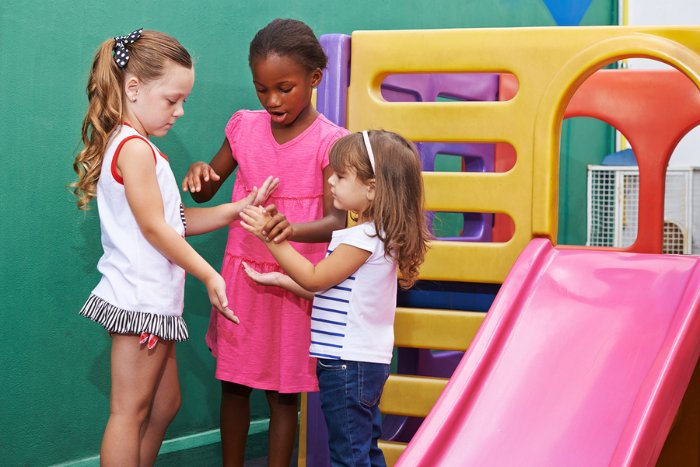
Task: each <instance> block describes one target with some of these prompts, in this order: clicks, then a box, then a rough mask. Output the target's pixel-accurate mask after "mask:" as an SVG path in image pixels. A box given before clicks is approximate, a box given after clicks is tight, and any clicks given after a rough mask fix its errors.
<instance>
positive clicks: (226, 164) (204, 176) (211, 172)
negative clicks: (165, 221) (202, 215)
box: [182, 138, 238, 203]
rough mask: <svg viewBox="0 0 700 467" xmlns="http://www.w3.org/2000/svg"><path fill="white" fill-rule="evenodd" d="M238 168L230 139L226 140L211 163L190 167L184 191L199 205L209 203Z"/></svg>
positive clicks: (196, 164)
mask: <svg viewBox="0 0 700 467" xmlns="http://www.w3.org/2000/svg"><path fill="white" fill-rule="evenodd" d="M237 166H238V163H237V162H236V159H234V158H233V154H232V153H231V146H230V145H229V144H228V138H224V142H223V144H222V145H221V147H220V148H219V150H218V151H217V153H216V154H215V155H214V157H213V158H212V160H211V162H209V163H208V164H207V163H206V162H201V161H200V162H195V163H194V164H192V165H190V168H189V169H188V170H187V173H186V174H185V178H184V179H183V180H182V191H189V192H190V195H192V199H194V200H195V201H196V202H198V203H203V202H205V201H209V200H210V199H212V197H213V196H214V195H215V194H216V192H217V191H219V188H220V187H221V185H222V184H223V183H224V182H225V181H226V179H227V178H228V176H229V175H231V174H232V173H233V171H234V170H235V169H236V167H237Z"/></svg>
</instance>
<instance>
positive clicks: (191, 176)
mask: <svg viewBox="0 0 700 467" xmlns="http://www.w3.org/2000/svg"><path fill="white" fill-rule="evenodd" d="M220 178H221V177H219V174H217V173H216V172H215V171H214V169H212V167H211V166H210V165H209V164H207V163H206V162H195V163H194V164H192V165H191V166H190V168H189V169H188V170H187V173H186V174H185V178H184V179H183V180H182V191H189V192H191V193H197V192H200V191H202V182H208V181H209V180H213V181H215V182H216V181H218V180H219V179H220Z"/></svg>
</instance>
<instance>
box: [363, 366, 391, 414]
mask: <svg viewBox="0 0 700 467" xmlns="http://www.w3.org/2000/svg"><path fill="white" fill-rule="evenodd" d="M358 373H359V375H358V377H359V378H358V379H359V383H360V402H361V403H362V405H364V406H365V407H374V406H375V405H377V404H378V403H379V399H380V398H381V397H382V391H383V390H384V383H385V382H386V379H387V378H388V377H389V365H385V364H383V363H364V362H363V363H361V364H360V367H359V372H358Z"/></svg>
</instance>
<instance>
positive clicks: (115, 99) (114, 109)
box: [70, 39, 123, 210]
mask: <svg viewBox="0 0 700 467" xmlns="http://www.w3.org/2000/svg"><path fill="white" fill-rule="evenodd" d="M113 45H114V40H113V39H109V40H106V41H105V42H103V43H102V45H101V46H100V48H99V49H98V50H97V53H96V54H95V58H94V60H93V62H92V68H91V70H90V78H89V79H88V84H87V95H88V110H87V113H86V114H85V119H84V120H83V128H82V141H83V144H84V145H85V147H84V148H83V150H82V151H80V153H79V154H78V155H77V157H76V158H75V161H74V162H73V170H75V173H76V174H78V180H77V181H76V182H73V183H71V185H70V186H71V188H73V193H74V194H75V196H77V197H78V208H79V209H82V210H87V209H89V207H88V204H89V203H90V200H91V199H92V198H94V197H95V196H96V194H97V192H96V191H97V180H98V179H99V178H100V171H101V169H102V159H103V157H104V153H105V150H106V149H107V144H108V143H109V138H110V136H111V134H112V132H113V131H114V129H115V128H116V127H117V125H119V123H120V122H121V118H122V95H121V93H122V90H121V88H122V82H123V72H122V70H121V69H120V68H119V67H118V66H117V64H116V63H115V61H114V59H113V58H112V47H113Z"/></svg>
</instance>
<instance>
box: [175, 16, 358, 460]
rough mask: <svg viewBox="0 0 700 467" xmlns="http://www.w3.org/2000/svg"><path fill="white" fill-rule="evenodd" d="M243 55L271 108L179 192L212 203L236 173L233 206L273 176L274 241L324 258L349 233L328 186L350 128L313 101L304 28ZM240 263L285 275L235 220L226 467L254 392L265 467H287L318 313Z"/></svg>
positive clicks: (255, 43)
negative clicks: (261, 398)
mask: <svg viewBox="0 0 700 467" xmlns="http://www.w3.org/2000/svg"><path fill="white" fill-rule="evenodd" d="M248 59H249V64H250V68H251V71H252V74H253V84H254V85H255V89H256V92H257V95H258V99H259V100H260V103H261V104H262V106H263V108H264V110H259V111H248V110H242V111H238V112H236V113H235V114H234V115H233V117H231V119H230V120H229V122H228V124H227V125H226V131H225V133H226V138H225V140H224V142H223V144H222V146H221V148H220V149H219V151H218V152H217V153H216V155H215V156H214V158H213V159H212V160H211V162H210V163H209V164H206V163H204V162H196V163H194V164H192V166H191V167H190V169H189V171H188V172H187V175H186V176H185V179H184V180H183V183H182V188H183V190H185V191H189V192H190V193H191V195H192V197H193V198H194V199H195V200H196V201H198V202H203V201H207V200H209V199H211V197H212V196H213V195H214V194H215V193H216V192H217V190H218V189H219V187H220V186H221V185H222V183H223V182H224V180H226V178H228V176H229V175H231V173H232V172H233V171H234V169H236V168H238V172H237V176H236V181H235V184H234V187H233V199H239V198H241V196H245V195H246V194H247V193H248V192H250V190H251V189H252V188H253V187H254V186H260V185H261V184H262V182H263V181H264V180H265V179H266V177H267V175H268V174H270V173H272V174H275V175H276V176H278V177H279V178H280V182H279V187H278V188H277V190H276V192H275V193H274V194H273V195H272V196H271V197H270V198H269V200H268V201H269V202H270V203H273V204H274V207H273V206H268V212H273V213H274V212H275V209H279V211H280V212H284V213H285V215H287V219H288V220H289V222H287V221H286V220H285V219H284V217H283V216H277V217H274V218H273V220H272V221H271V222H270V223H269V224H268V226H267V227H268V228H267V233H268V236H269V237H270V238H273V239H275V240H276V241H281V240H282V239H284V238H289V240H292V242H293V243H292V244H293V246H294V248H295V249H296V250H297V251H299V252H300V253H301V254H302V255H304V256H305V257H306V258H308V259H309V260H310V261H312V262H314V263H315V262H318V261H320V260H321V259H322V258H323V257H324V256H325V253H326V247H327V242H328V241H329V240H330V237H331V233H332V232H333V230H338V229H342V228H344V227H345V221H346V213H345V212H344V211H341V210H338V209H336V208H335V207H334V206H333V198H332V196H331V194H330V187H329V185H328V182H327V180H328V178H329V177H330V175H331V174H332V169H331V167H330V166H329V160H328V152H329V149H330V147H331V145H332V144H333V143H334V142H335V141H336V140H337V139H339V138H340V137H342V136H344V135H345V134H347V131H346V130H345V129H343V128H340V127H338V126H336V125H335V124H333V123H331V122H330V121H329V120H327V119H326V118H325V117H324V116H323V115H321V114H319V113H318V112H317V111H316V110H315V109H314V107H313V106H312V105H311V96H312V91H313V89H314V88H315V87H316V86H317V85H318V84H319V83H320V82H321V78H322V70H323V68H325V66H326V60H327V59H326V56H325V54H324V52H323V49H322V48H321V46H320V44H319V42H318V40H317V38H316V36H315V35H314V33H313V31H312V30H311V29H310V28H309V27H308V26H307V25H306V24H304V23H302V22H301V21H296V20H282V19H277V20H274V21H272V22H271V23H270V24H268V25H267V26H266V27H264V28H263V29H261V30H260V31H258V33H257V34H256V35H255V37H254V38H253V40H252V42H251V44H250V54H249V58H248ZM299 242H301V243H299ZM313 242H325V243H313ZM243 262H246V263H247V264H249V265H251V266H252V267H254V268H255V269H257V270H259V271H261V272H271V271H279V270H280V269H279V266H278V265H277V263H276V261H275V260H274V258H273V257H272V256H271V255H270V253H269V251H268V250H267V248H265V246H264V245H263V244H262V243H260V241H258V240H257V238H256V237H255V236H253V235H251V234H249V233H247V232H246V231H245V230H244V229H243V228H242V227H241V226H240V224H239V223H238V222H236V223H232V224H231V226H230V230H229V236H228V243H227V245H226V251H225V255H224V260H223V266H222V271H221V274H222V276H223V277H224V279H225V280H226V292H227V296H228V300H229V306H230V307H231V308H232V309H233V310H234V311H235V312H236V314H237V315H238V317H239V318H240V324H239V325H237V326H234V325H231V324H230V323H229V322H227V321H226V320H223V319H220V317H219V316H218V313H216V312H215V311H213V312H212V315H211V321H210V326H209V331H208V333H207V336H206V341H207V344H208V345H209V347H210V349H211V351H212V354H213V355H214V357H215V358H216V378H217V379H219V380H221V383H222V398H221V415H220V416H221V446H222V453H223V460H224V465H241V466H242V465H243V461H244V458H245V443H246V438H247V434H248V428H249V425H250V406H249V400H250V393H251V391H252V389H253V388H257V389H262V390H265V391H266V394H267V400H268V403H269V406H270V434H269V449H268V450H269V455H268V459H269V465H284V466H288V465H289V462H290V458H291V454H292V451H293V448H294V439H295V436H296V426H297V403H298V393H300V392H308V391H317V390H318V383H317V381H316V375H315V363H316V362H315V361H314V360H313V359H311V358H310V357H309V354H308V348H309V344H310V331H309V329H310V315H311V306H310V302H309V301H308V300H306V299H302V298H299V297H297V296H296V295H294V294H292V293H290V292H287V291H285V290H282V289H272V288H268V287H264V286H261V285H258V284H256V283H255V282H254V281H252V280H251V279H250V278H249V277H248V276H247V275H246V273H245V270H244V267H243V265H242V263H243Z"/></svg>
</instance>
